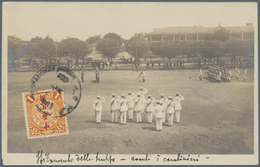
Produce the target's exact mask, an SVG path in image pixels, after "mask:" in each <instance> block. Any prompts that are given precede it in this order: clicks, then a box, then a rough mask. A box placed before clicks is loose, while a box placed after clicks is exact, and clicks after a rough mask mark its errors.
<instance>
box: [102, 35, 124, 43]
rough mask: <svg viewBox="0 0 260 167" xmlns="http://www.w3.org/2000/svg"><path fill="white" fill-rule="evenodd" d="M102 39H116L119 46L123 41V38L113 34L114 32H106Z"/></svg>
mask: <svg viewBox="0 0 260 167" xmlns="http://www.w3.org/2000/svg"><path fill="white" fill-rule="evenodd" d="M104 39H113V40H116V41H117V42H118V43H119V46H121V44H122V42H123V39H122V38H121V37H120V36H119V35H117V34H115V33H108V34H106V35H105V36H104Z"/></svg>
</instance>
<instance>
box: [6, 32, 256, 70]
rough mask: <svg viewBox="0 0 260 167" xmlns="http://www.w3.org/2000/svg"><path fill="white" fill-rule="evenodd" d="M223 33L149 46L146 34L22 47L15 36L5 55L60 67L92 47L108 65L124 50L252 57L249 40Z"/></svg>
mask: <svg viewBox="0 0 260 167" xmlns="http://www.w3.org/2000/svg"><path fill="white" fill-rule="evenodd" d="M226 36H227V34H224V35H223V33H220V34H216V33H215V34H211V35H209V36H207V39H206V40H204V41H196V42H159V43H152V44H150V43H149V41H148V38H147V35H146V34H143V33H139V34H135V35H134V36H132V37H131V38H130V39H129V40H124V39H122V38H121V37H120V36H119V35H118V34H115V33H108V34H106V35H105V36H104V37H103V38H102V37H101V36H100V35H97V36H93V37H89V38H88V39H87V40H85V41H83V40H79V39H77V38H70V37H67V39H64V40H62V41H60V42H55V41H54V40H53V39H52V38H50V37H49V36H47V37H46V38H44V39H43V38H41V37H35V38H32V39H31V41H27V42H26V44H25V45H23V43H24V42H23V41H22V39H20V38H18V37H16V36H8V55H10V54H11V55H12V56H13V57H14V59H19V58H20V57H22V56H24V55H25V56H26V58H27V59H28V60H29V61H33V59H41V60H44V61H45V62H46V64H50V63H51V62H52V59H56V60H57V63H58V64H60V60H61V59H62V58H66V59H67V63H68V64H69V63H70V61H71V60H69V59H74V60H75V63H76V65H77V64H78V63H79V61H80V60H82V63H83V64H84V60H85V58H86V56H87V55H89V54H90V53H91V51H92V47H93V45H95V47H96V49H97V51H98V52H99V53H101V54H102V55H103V57H104V58H106V59H107V60H108V61H110V62H112V61H113V58H115V57H116V55H117V54H118V53H119V52H120V51H127V52H128V53H129V54H130V55H132V56H133V57H134V59H136V58H137V59H140V58H144V59H145V61H146V59H147V58H148V57H149V56H150V54H151V52H152V53H153V54H157V55H158V56H161V57H162V58H163V59H164V58H167V59H168V60H169V61H170V60H171V59H173V58H176V57H178V56H179V55H187V56H188V57H196V56H198V55H201V56H202V57H205V58H209V59H211V58H214V57H217V58H220V57H223V56H228V57H230V58H234V57H236V56H240V57H241V56H249V55H253V54H254V41H253V40H239V39H232V40H227V39H226Z"/></svg>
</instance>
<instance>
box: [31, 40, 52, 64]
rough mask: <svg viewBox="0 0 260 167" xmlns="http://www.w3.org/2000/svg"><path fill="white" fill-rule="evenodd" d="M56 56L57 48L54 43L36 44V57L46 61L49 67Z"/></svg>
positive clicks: (43, 41)
mask: <svg viewBox="0 0 260 167" xmlns="http://www.w3.org/2000/svg"><path fill="white" fill-rule="evenodd" d="M55 54H56V48H55V44H54V42H53V41H48V40H41V41H39V42H37V43H36V46H35V55H36V57H37V58H40V59H44V60H45V61H46V64H47V65H48V63H49V61H50V60H51V58H52V56H54V55H55Z"/></svg>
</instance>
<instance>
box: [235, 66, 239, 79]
mask: <svg viewBox="0 0 260 167" xmlns="http://www.w3.org/2000/svg"><path fill="white" fill-rule="evenodd" d="M235 72H236V74H235V77H236V78H237V79H238V78H239V69H238V68H237V67H236V68H235Z"/></svg>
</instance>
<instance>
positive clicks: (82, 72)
mask: <svg viewBox="0 0 260 167" xmlns="http://www.w3.org/2000/svg"><path fill="white" fill-rule="evenodd" d="M81 80H82V82H84V69H83V68H82V70H81Z"/></svg>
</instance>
